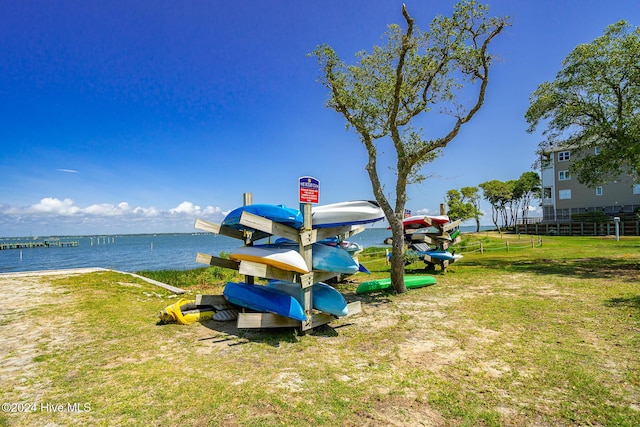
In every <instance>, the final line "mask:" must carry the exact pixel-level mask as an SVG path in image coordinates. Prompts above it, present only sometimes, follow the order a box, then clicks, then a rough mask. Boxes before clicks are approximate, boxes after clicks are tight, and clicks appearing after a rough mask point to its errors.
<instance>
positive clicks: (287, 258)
mask: <svg viewBox="0 0 640 427" xmlns="http://www.w3.org/2000/svg"><path fill="white" fill-rule="evenodd" d="M229 258H231V259H233V260H236V261H253V262H258V263H261V264H266V265H271V266H273V267H276V268H279V269H281V270H287V271H295V272H296V273H308V272H309V269H308V268H307V263H306V262H305V261H304V258H303V257H302V255H300V253H299V252H298V251H297V250H294V249H293V248H284V247H273V246H241V247H239V248H236V249H234V250H233V251H231V253H230V254H229Z"/></svg>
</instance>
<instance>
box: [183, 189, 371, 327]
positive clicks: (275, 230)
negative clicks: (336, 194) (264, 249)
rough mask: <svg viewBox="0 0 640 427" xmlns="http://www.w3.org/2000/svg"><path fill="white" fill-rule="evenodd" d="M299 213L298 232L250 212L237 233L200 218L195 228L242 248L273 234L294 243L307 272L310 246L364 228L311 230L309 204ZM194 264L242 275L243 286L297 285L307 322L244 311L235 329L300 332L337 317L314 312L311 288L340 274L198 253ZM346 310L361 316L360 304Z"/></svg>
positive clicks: (343, 237)
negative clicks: (260, 282)
mask: <svg viewBox="0 0 640 427" xmlns="http://www.w3.org/2000/svg"><path fill="white" fill-rule="evenodd" d="M244 201H245V203H244V204H245V206H246V205H249V204H251V195H250V194H249V193H245V197H244ZM301 210H302V213H303V218H304V223H303V227H302V229H300V230H297V229H295V228H293V227H289V226H286V225H283V224H279V223H277V222H274V221H271V220H270V219H268V218H264V217H261V216H259V215H254V214H252V213H250V212H243V213H242V215H241V216H240V224H241V225H243V226H244V227H245V229H244V230H236V229H233V228H229V227H226V226H224V225H221V224H215V223H212V222H209V221H205V220H202V219H197V220H196V222H195V228H196V229H198V230H202V231H207V232H210V233H214V234H219V235H223V236H227V237H232V238H235V239H239V240H242V241H243V242H244V244H245V245H252V244H253V242H254V241H257V240H260V239H263V238H265V237H269V236H274V235H275V236H280V237H284V238H286V239H289V240H292V241H296V242H298V244H299V248H300V249H299V252H300V254H301V255H302V257H303V258H304V260H305V262H306V263H307V267H308V268H309V271H311V270H312V256H313V253H312V251H313V249H312V245H313V243H315V242H317V241H320V240H323V239H326V238H328V237H333V236H338V237H339V238H340V239H346V238H348V237H350V236H353V235H355V234H358V233H360V232H362V231H364V226H362V225H349V226H342V227H333V228H320V229H312V227H311V204H308V203H305V204H301ZM196 262H198V263H201V264H206V265H215V266H219V267H223V268H229V269H233V270H237V271H238V272H239V273H240V274H243V275H245V281H246V283H254V278H255V277H261V278H264V279H276V280H286V281H289V282H294V283H298V284H299V285H300V291H301V301H302V307H303V309H304V312H305V315H306V317H307V320H306V321H303V322H300V321H297V320H295V319H291V318H288V317H284V316H279V315H277V314H273V313H244V312H243V313H239V315H238V323H237V326H238V328H241V329H245V328H278V327H299V328H300V330H301V331H306V330H309V329H312V328H315V327H317V326H320V325H324V324H327V323H329V322H331V321H332V320H334V319H335V318H336V317H335V316H333V315H330V314H326V313H321V312H317V311H315V310H314V309H313V307H312V300H313V289H312V286H313V285H314V284H315V283H318V282H322V281H325V280H329V279H331V278H333V277H336V276H338V275H339V273H333V272H325V271H311V272H310V273H306V274H301V273H294V272H291V271H285V270H281V269H279V268H276V267H272V266H268V265H266V264H260V263H256V262H252V261H234V260H229V259H224V258H218V257H215V256H212V255H207V254H203V253H198V254H197V255H196ZM347 308H348V316H350V315H353V314H357V313H360V312H361V306H360V301H356V302H353V303H350V304H348V305H347Z"/></svg>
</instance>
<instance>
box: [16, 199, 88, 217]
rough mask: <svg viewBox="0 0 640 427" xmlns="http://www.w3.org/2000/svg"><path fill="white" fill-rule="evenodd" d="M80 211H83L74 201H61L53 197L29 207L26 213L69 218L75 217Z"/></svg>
mask: <svg viewBox="0 0 640 427" xmlns="http://www.w3.org/2000/svg"><path fill="white" fill-rule="evenodd" d="M80 211H81V209H80V208H79V207H77V206H74V205H73V200H71V199H64V200H59V199H55V198H52V197H46V198H44V199H42V200H40V202H39V203H36V204H35V205H32V206H30V207H28V208H27V209H26V211H25V213H31V214H53V215H63V216H68V215H75V214H77V213H79V212H80Z"/></svg>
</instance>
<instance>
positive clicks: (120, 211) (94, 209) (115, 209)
mask: <svg viewBox="0 0 640 427" xmlns="http://www.w3.org/2000/svg"><path fill="white" fill-rule="evenodd" d="M130 211H131V209H130V208H129V204H128V203H127V202H122V203H119V204H118V205H117V206H114V205H112V204H110V203H101V204H95V205H91V206H88V207H86V208H84V209H82V212H83V213H87V214H90V215H103V216H120V215H124V214H126V213H128V212H130Z"/></svg>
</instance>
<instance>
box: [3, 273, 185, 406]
mask: <svg viewBox="0 0 640 427" xmlns="http://www.w3.org/2000/svg"><path fill="white" fill-rule="evenodd" d="M97 271H108V270H105V269H103V268H77V269H68V270H44V271H30V272H19V273H0V292H2V295H3V310H0V348H1V349H2V353H1V354H0V378H3V379H9V378H11V379H18V383H19V384H23V386H19V387H17V388H16V390H14V391H13V393H12V394H13V395H12V396H5V398H9V397H10V399H9V401H20V399H21V398H27V397H29V398H30V399H33V397H34V394H35V395H36V397H40V396H39V393H38V392H39V391H40V390H45V389H46V388H47V387H48V384H42V383H41V384H39V383H34V378H36V376H37V375H36V374H37V372H36V371H37V368H38V367H37V362H36V361H35V360H37V359H35V358H36V356H37V355H38V354H40V353H41V348H43V347H44V348H56V347H62V346H63V345H64V342H65V341H66V340H68V339H71V337H68V336H66V332H65V331H72V330H73V328H72V327H71V324H72V323H73V319H72V317H70V316H46V310H47V307H52V306H58V305H59V306H64V303H65V301H66V299H67V298H68V295H67V292H66V291H65V290H63V289H61V288H59V287H57V288H54V287H53V286H51V284H50V282H49V280H47V279H49V278H53V277H55V278H56V279H57V278H60V277H68V276H72V275H80V274H87V273H93V272H97ZM124 274H130V273H124ZM130 275H132V276H135V277H139V278H142V279H144V280H146V281H149V282H151V283H153V284H156V285H158V286H162V287H163V288H165V289H169V290H172V291H176V293H182V292H183V291H182V290H181V289H178V288H174V287H171V286H169V285H166V284H163V283H161V282H156V281H154V280H150V279H147V278H144V277H141V276H138V275H136V274H130ZM33 309H36V310H37V309H41V310H42V312H43V316H41V317H39V318H38V319H37V320H36V321H35V322H34V320H33V317H30V318H29V319H28V320H27V318H24V316H21V313H22V312H26V311H27V310H33ZM65 323H66V324H65ZM34 392H35V393H34Z"/></svg>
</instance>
